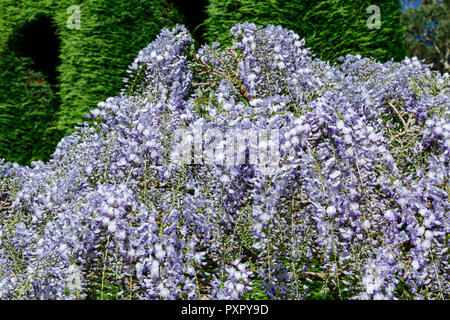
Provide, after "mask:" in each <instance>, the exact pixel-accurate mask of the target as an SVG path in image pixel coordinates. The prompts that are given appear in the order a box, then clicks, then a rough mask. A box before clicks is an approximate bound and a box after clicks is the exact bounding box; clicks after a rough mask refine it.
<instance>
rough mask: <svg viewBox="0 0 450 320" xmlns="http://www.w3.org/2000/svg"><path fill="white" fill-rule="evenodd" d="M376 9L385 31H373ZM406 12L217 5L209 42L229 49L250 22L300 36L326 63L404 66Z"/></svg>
mask: <svg viewBox="0 0 450 320" xmlns="http://www.w3.org/2000/svg"><path fill="white" fill-rule="evenodd" d="M373 5H376V6H378V8H379V9H380V15H379V18H380V25H379V29H378V28H370V27H369V26H368V20H370V18H371V16H372V15H373V14H374V13H373V12H371V11H369V12H368V8H369V7H370V6H373ZM400 10H401V8H400V3H399V2H398V1H396V0H388V1H373V0H354V1H346V0H322V1H315V0H314V1H313V0H309V1H304V0H303V1H302V0H293V1H287V0H262V1H252V0H214V1H211V3H210V5H209V6H208V13H209V18H208V20H207V22H206V29H207V30H206V38H207V39H208V40H209V41H219V42H222V43H226V40H225V39H227V36H228V33H229V30H230V28H231V27H232V26H233V25H234V24H235V23H237V22H243V21H249V22H254V23H256V24H261V25H267V24H273V25H282V26H283V27H284V28H287V29H290V30H293V31H295V32H296V33H298V34H299V35H300V36H301V37H302V38H305V39H306V41H307V45H308V46H309V47H311V48H312V49H313V51H314V52H315V53H316V54H317V56H318V57H319V58H321V59H323V60H332V61H333V60H336V59H337V58H338V57H339V56H344V55H346V54H361V55H363V56H372V57H374V58H376V59H379V60H382V61H384V60H389V59H391V58H394V59H395V60H400V59H402V58H404V56H405V50H404V46H403V29H402V26H401V24H400V15H401V13H400ZM217 39H218V40H217Z"/></svg>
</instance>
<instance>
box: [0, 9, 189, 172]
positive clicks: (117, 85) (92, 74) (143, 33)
mask: <svg viewBox="0 0 450 320" xmlns="http://www.w3.org/2000/svg"><path fill="white" fill-rule="evenodd" d="M71 5H77V6H79V8H80V12H81V21H80V22H81V23H80V27H81V28H80V29H69V28H68V27H67V21H68V18H69V17H70V16H71V14H72V13H70V12H67V8H68V7H69V6H71ZM42 17H45V18H47V19H50V20H51V21H52V23H53V24H54V27H55V29H56V33H57V35H58V37H59V39H60V41H61V48H60V56H59V57H60V60H61V64H60V65H59V66H58V72H59V76H58V79H57V80H58V81H57V84H55V85H52V84H49V83H48V82H47V81H46V80H45V79H46V76H45V75H44V74H42V73H39V72H35V71H33V69H36V68H35V66H34V65H33V62H32V61H31V60H30V59H26V58H24V57H20V56H18V54H17V52H14V48H13V47H14V45H13V44H14V43H16V42H17V38H18V37H20V36H21V33H22V32H23V30H24V28H25V29H26V26H27V25H28V26H29V24H30V23H32V22H33V21H36V20H37V19H40V18H42ZM176 23H183V20H182V18H181V16H180V15H179V14H178V13H177V11H176V10H175V9H174V7H173V5H172V4H170V3H169V1H166V0H139V1H136V0H78V1H76V2H73V1H72V0H37V1H36V0H21V1H16V0H1V1H0V68H1V69H0V77H1V78H0V125H1V128H0V158H5V159H6V160H7V161H16V162H19V163H21V164H27V163H29V162H30V161H31V160H37V159H42V160H46V159H48V157H49V154H50V153H51V152H52V150H53V149H54V147H55V146H56V144H57V142H58V141H59V140H60V138H62V137H63V136H64V135H67V134H69V133H70V132H71V131H72V130H73V126H74V125H75V124H76V123H77V122H80V121H84V120H85V119H84V114H85V113H86V112H87V111H89V110H90V109H92V108H94V107H95V106H96V105H97V103H98V102H100V101H103V100H104V99H106V98H107V97H110V96H114V95H117V94H119V92H120V89H121V88H122V85H123V82H122V81H123V78H124V77H125V76H126V70H127V66H128V65H129V64H130V63H131V62H132V61H133V59H134V58H135V57H136V55H137V53H138V52H139V50H140V49H142V48H143V47H145V46H146V45H147V44H148V43H150V42H151V41H153V39H154V38H155V36H156V35H157V34H158V33H159V32H160V30H161V29H162V28H163V27H169V28H170V27H172V26H174V25H175V24H176ZM30 78H32V79H34V80H30ZM42 79H44V80H43V81H42ZM13 87H14V89H12V88H13Z"/></svg>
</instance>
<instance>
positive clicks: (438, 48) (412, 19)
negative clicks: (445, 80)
mask: <svg viewBox="0 0 450 320" xmlns="http://www.w3.org/2000/svg"><path fill="white" fill-rule="evenodd" d="M402 22H403V24H404V25H405V26H406V28H407V30H406V44H407V47H408V55H410V56H417V57H419V58H420V59H425V62H426V63H429V64H431V63H432V64H434V68H435V69H436V70H440V71H442V72H450V1H449V0H441V1H430V0H428V1H423V5H421V6H418V7H416V8H414V7H413V6H409V7H407V8H406V9H405V10H404V11H403V14H402Z"/></svg>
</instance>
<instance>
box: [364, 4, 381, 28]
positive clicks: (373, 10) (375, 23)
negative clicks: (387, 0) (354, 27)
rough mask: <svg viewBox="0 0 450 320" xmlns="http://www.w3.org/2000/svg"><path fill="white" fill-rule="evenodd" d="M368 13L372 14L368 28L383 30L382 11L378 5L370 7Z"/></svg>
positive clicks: (368, 21)
mask: <svg viewBox="0 0 450 320" xmlns="http://www.w3.org/2000/svg"><path fill="white" fill-rule="evenodd" d="M366 12H367V13H369V14H372V15H371V16H370V17H369V18H368V19H367V28H369V29H371V30H372V29H380V28H381V9H380V7H379V6H377V5H374V4H373V5H371V6H368V7H367V9H366Z"/></svg>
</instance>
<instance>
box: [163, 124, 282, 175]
mask: <svg viewBox="0 0 450 320" xmlns="http://www.w3.org/2000/svg"><path fill="white" fill-rule="evenodd" d="M172 139H173V141H174V142H175V146H174V148H173V150H172V152H171V161H173V162H177V163H180V164H211V165H214V164H216V165H217V164H221V165H226V166H233V165H242V164H250V165H255V167H256V168H258V169H263V170H270V169H275V168H277V167H278V166H279V165H280V130H279V129H237V128H236V129H227V130H221V129H218V128H207V129H205V128H204V127H203V125H197V126H194V127H192V128H187V129H186V128H185V129H178V130H176V131H175V132H174V133H173V136H172Z"/></svg>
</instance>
